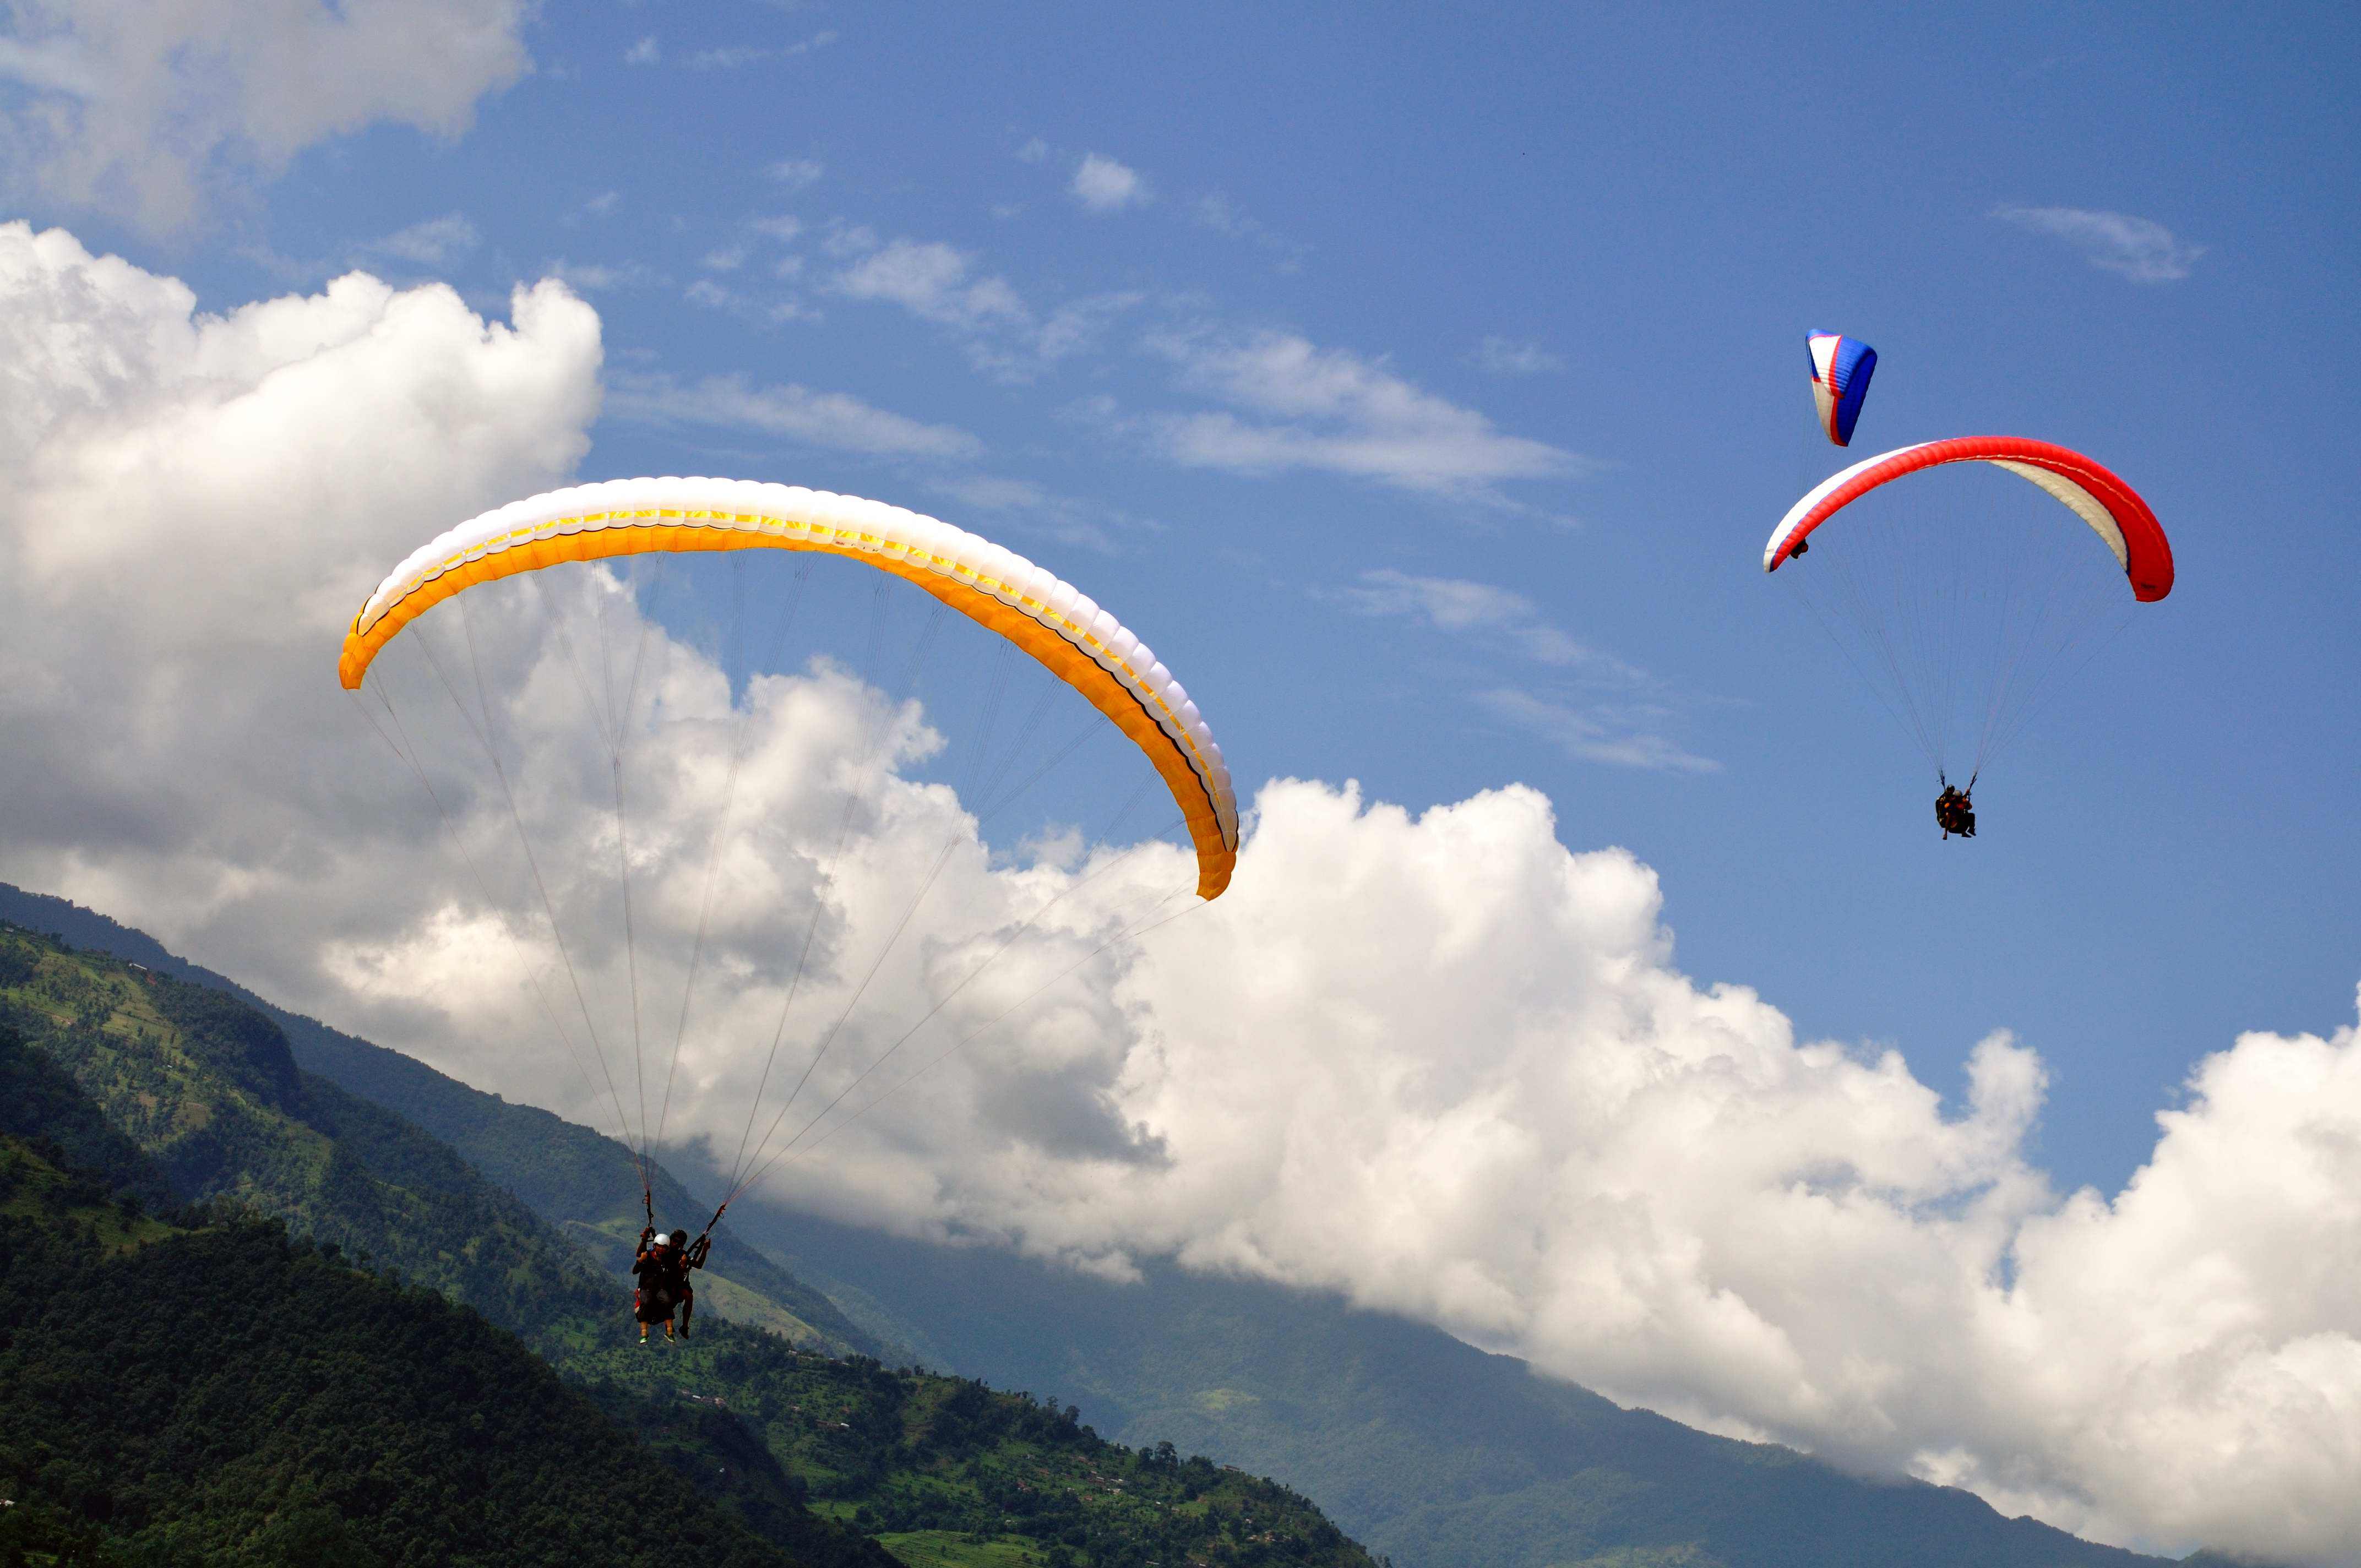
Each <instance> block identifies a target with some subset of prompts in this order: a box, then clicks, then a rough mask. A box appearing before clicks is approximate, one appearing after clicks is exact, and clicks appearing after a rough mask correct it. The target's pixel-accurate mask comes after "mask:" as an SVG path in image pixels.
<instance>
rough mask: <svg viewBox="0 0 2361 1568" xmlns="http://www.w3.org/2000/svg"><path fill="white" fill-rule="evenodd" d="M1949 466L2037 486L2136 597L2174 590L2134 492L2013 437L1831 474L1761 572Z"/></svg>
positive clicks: (1782, 534)
mask: <svg viewBox="0 0 2361 1568" xmlns="http://www.w3.org/2000/svg"><path fill="white" fill-rule="evenodd" d="M1946 463H1990V464H1992V465H1993V466H1995V467H2001V468H2005V469H2007V470H2008V471H2009V472H2010V473H2012V474H2015V475H2016V476H2017V477H2020V478H2023V479H2026V480H2029V481H2031V482H2032V483H2034V484H2036V485H2038V486H2040V487H2041V488H2042V489H2044V490H2046V491H2048V493H2049V494H2050V495H2051V496H2053V497H2055V498H2056V499H2058V500H2059V501H2061V502H2063V503H2064V504H2065V506H2066V507H2067V508H2068V509H2069V510H2071V511H2072V512H2073V513H2074V515H2075V516H2077V517H2079V518H2081V520H2082V521H2084V522H2086V523H2089V524H2090V525H2091V531H2092V532H2093V533H2096V534H2097V535H2098V536H2099V537H2100V539H2101V540H2103V542H2105V543H2106V546H2107V548H2108V549H2109V550H2111V551H2113V552H2114V557H2115V563H2116V565H2120V566H2121V567H2123V569H2124V576H2125V577H2127V578H2129V579H2130V581H2131V585H2132V594H2133V596H2134V597H2135V598H2138V599H2139V600H2140V601H2141V602H2143V603H2150V602H2153V601H2155V600H2157V599H2160V598H2164V596H2165V595H2167V594H2169V593H2170V592H2171V591H2172V544H2171V543H2170V542H2169V540H2167V539H2166V538H2165V536H2164V527H2163V525H2162V524H2160V523H2158V521H2156V513H2154V512H2153V511H2150V510H2148V505H2147V502H2146V501H2144V500H2142V499H2140V498H2139V494H2138V492H2137V491H2136V490H2134V489H2133V488H2131V487H2130V486H2129V485H2127V484H2125V483H2124V482H2123V480H2121V479H2119V478H2117V477H2115V476H2114V474H2113V473H2111V472H2110V471H2108V470H2107V469H2106V468H2104V467H2103V466H2100V465H2099V464H2097V463H2094V462H2092V460H2091V459H2090V458H2088V457H2085V456H2083V455H2081V453H2079V452H2071V451H2069V450H2068V449H2067V448H2065V447H2063V446H2053V445H2051V444H2049V443H2048V442H2046V441H2029V440H2026V439H2025V438H2024V437H2022V436H2014V435H1968V436H1957V437H1954V438H1952V439H1951V440H1949V441H1927V442H1921V443H1919V444H1917V445H1916V446H1905V447H1901V448H1898V449H1896V450H1895V451H1893V452H1888V453H1886V454H1885V455H1883V456H1880V457H1872V458H1869V459H1867V460H1866V461H1864V462H1860V463H1856V464H1854V465H1853V466H1851V467H1850V468H1847V469H1844V470H1842V471H1841V472H1839V473H1836V474H1831V475H1830V476H1828V477H1827V478H1825V479H1823V480H1821V481H1820V482H1819V483H1818V484H1817V485H1816V486H1814V487H1813V488H1812V490H1811V493H1810V494H1808V495H1806V497H1805V498H1804V499H1802V500H1799V501H1797V502H1796V503H1795V506H1794V507H1793V508H1792V509H1790V510H1789V511H1788V513H1787V515H1786V516H1785V517H1784V518H1782V519H1781V520H1780V521H1779V526H1778V527H1777V528H1775V529H1773V531H1772V533H1771V542H1770V543H1767V544H1765V545H1764V546H1763V570H1764V571H1766V572H1775V571H1777V570H1778V569H1779V566H1780V564H1781V563H1782V562H1784V561H1785V560H1786V559H1787V557H1788V556H1790V555H1792V554H1795V548H1796V546H1798V545H1800V544H1801V543H1803V542H1804V539H1805V537H1806V535H1808V534H1809V533H1810V532H1812V530H1814V529H1816V528H1817V527H1819V526H1820V524H1822V523H1824V522H1826V521H1828V519H1829V518H1831V517H1833V516H1835V515H1836V514H1837V513H1838V512H1839V511H1840V510H1843V509H1844V508H1845V507H1846V506H1847V505H1849V504H1850V503H1851V502H1853V501H1855V500H1858V499H1860V498H1861V497H1862V496H1865V495H1867V494H1868V493H1869V492H1870V491H1872V490H1873V489H1875V488H1877V487H1878V486H1880V485H1883V484H1886V483H1889V482H1891V481H1892V480H1894V479H1899V478H1901V477H1904V476H1905V475H1907V474H1915V473H1917V472H1919V471H1920V470H1921V469H1926V468H1934V467H1939V466H1942V465H1943V464H1946Z"/></svg>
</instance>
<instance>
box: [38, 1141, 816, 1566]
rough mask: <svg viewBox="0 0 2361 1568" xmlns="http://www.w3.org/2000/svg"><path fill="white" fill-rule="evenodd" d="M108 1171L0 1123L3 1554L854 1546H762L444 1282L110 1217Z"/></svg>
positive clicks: (645, 1553) (286, 1243) (650, 1559)
mask: <svg viewBox="0 0 2361 1568" xmlns="http://www.w3.org/2000/svg"><path fill="white" fill-rule="evenodd" d="M121 1174H123V1173H122V1172H120V1171H104V1172H90V1173H80V1172H75V1171H73V1170H71V1169H70V1168H61V1167H60V1166H59V1165H57V1164H55V1163H53V1162H52V1161H51V1160H49V1158H46V1157H44V1156H43V1154H42V1152H41V1151H40V1150H39V1149H38V1148H37V1147H36V1146H33V1145H31V1144H30V1143H28V1142H27V1140H24V1139H21V1138H16V1137H13V1136H0V1290H5V1292H6V1295H7V1299H9V1300H10V1302H11V1303H12V1304H13V1306H14V1309H15V1310H13V1311H12V1312H11V1314H10V1315H9V1317H8V1319H7V1321H5V1325H0V1408H5V1409H6V1410H7V1411H8V1412H9V1416H8V1420H7V1421H6V1422H5V1425H4V1426H0V1476H5V1484H6V1486H7V1490H8V1495H9V1497H10V1498H11V1500H12V1504H13V1505H14V1506H13V1507H12V1508H10V1509H9V1510H8V1512H9V1514H10V1516H11V1517H10V1519H8V1521H7V1522H8V1525H9V1526H10V1527H13V1528H11V1529H8V1530H0V1553H8V1552H14V1553H16V1554H18V1555H10V1556H7V1557H6V1560H7V1561H10V1562H23V1561H26V1557H25V1556H24V1555H21V1554H23V1553H27V1552H32V1551H44V1550H46V1551H48V1552H59V1551H60V1549H61V1548H62V1549H64V1550H65V1551H66V1552H69V1553H71V1555H69V1556H67V1557H65V1559H64V1560H67V1561H82V1562H93V1563H103V1562H110V1561H111V1562H116V1563H126V1564H132V1563H137V1564H155V1565H162V1564H189V1565H198V1564H204V1565H212V1564H231V1563H240V1564H249V1563H250V1564H266V1565H275V1564H286V1565H288V1568H297V1565H301V1568H316V1565H322V1564H336V1565H349V1568H366V1565H379V1564H381V1565H385V1568H393V1565H397V1564H413V1563H414V1564H419V1565H421V1568H425V1565H437V1568H439V1565H443V1564H480V1565H483V1568H492V1565H495V1564H498V1565H500V1568H509V1565H513V1564H529V1563H546V1564H550V1565H552V1568H557V1565H561V1564H572V1563H586V1562H599V1563H647V1564H657V1563H673V1562H675V1561H677V1559H678V1557H679V1555H680V1554H681V1553H683V1552H689V1553H693V1554H694V1556H695V1558H696V1560H697V1562H699V1563H714V1564H717V1565H719V1564H726V1565H728V1568H765V1565H777V1568H787V1565H789V1564H792V1563H796V1562H798V1561H806V1562H818V1561H834V1562H841V1563H848V1564H849V1563H851V1562H854V1561H857V1559H856V1558H855V1557H852V1556H849V1555H845V1554H842V1553H839V1554H837V1555H836V1556H834V1557H833V1558H830V1559H818V1558H799V1557H797V1556H791V1555H789V1554H788V1553H787V1552H785V1551H782V1550H781V1549H780V1548H778V1547H776V1546H774V1545H771V1544H768V1543H766V1542H765V1541H763V1540H762V1539H760V1538H759V1537H757V1536H756V1535H755V1534H754V1533H753V1532H752V1530H749V1529H747V1528H746V1527H745V1526H744V1525H742V1524H741V1523H740V1522H738V1520H737V1519H734V1518H732V1517H731V1515H730V1512H729V1511H728V1510H726V1509H724V1508H718V1507H716V1506H714V1505H713V1504H711V1503H709V1502H708V1501H706V1500H705V1499H704V1498H702V1497H699V1496H698V1495H697V1491H696V1490H695V1489H694V1488H693V1487H691V1486H689V1485H687V1484H686V1482H685V1481H683V1480H682V1479H681V1478H680V1477H679V1476H677V1475H674V1474H673V1473H672V1472H671V1471H670V1470H669V1469H667V1468H666V1467H665V1465H664V1464H663V1463H661V1462H660V1461H659V1460H658V1459H657V1458H656V1457H654V1456H653V1455H652V1454H651V1453H648V1452H647V1451H646V1450H644V1449H643V1448H642V1447H641V1446H640V1445H639V1444H637V1443H634V1442H632V1441H631V1438H630V1436H629V1435H628V1434H627V1433H626V1432H625V1431H623V1430H621V1429H620V1428H619V1427H618V1426H617V1425H616V1424H615V1423H614V1422H612V1421H610V1420H608V1419H607V1418H606V1417H605V1416H603V1415H602V1414H601V1413H600V1412H599V1410H598V1407H597V1406H595V1405H594V1404H593V1403H591V1402H590V1401H589V1400H588V1399H587V1398H584V1397H583V1396H582V1395H581V1394H579V1393H577V1392H576V1391H575V1390H573V1389H570V1388H568V1387H566V1386H565V1385H564V1384H563V1383H561V1382H560V1380H559V1379H558V1377H557V1376H556V1375H555V1373H554V1372H552V1371H551V1370H550V1369H549V1368H548V1367H547V1366H545V1365H543V1364H542V1363H541V1362H540V1361H538V1360H536V1359H535V1358H534V1357H533V1355H531V1354H529V1353H527V1352H526V1351H525V1350H524V1348H523V1347H522V1345H521V1344H519V1343H518V1342H517V1341H516V1340H515V1339H514V1338H512V1337H511V1336H510V1335H508V1334H505V1333H501V1332H498V1331H496V1330H494V1329H493V1328H492V1327H491V1326H490V1325H489V1324H488V1323H486V1322H485V1321H483V1319H482V1318H480V1317H479V1316H478V1315H477V1314H476V1313H474V1312H473V1311H470V1310H467V1309H466V1308H464V1307H456V1306H454V1305H453V1304H451V1303H450V1302H449V1301H448V1300H446V1299H445V1298H444V1297H443V1296H442V1295H441V1294H439V1293H438V1292H435V1291H433V1290H429V1289H425V1288H418V1287H403V1286H401V1285H398V1284H394V1283H390V1282H389V1281H387V1280H385V1279H381V1278H379V1277H377V1276H375V1275H373V1274H371V1273H369V1272H368V1271H365V1270H361V1269H357V1268H356V1267H355V1266H353V1263H352V1261H351V1260H350V1259H348V1258H346V1257H344V1256H342V1255H340V1254H339V1252H338V1250H337V1249H336V1248H335V1246H334V1245H327V1246H324V1247H323V1246H313V1245H310V1244H307V1243H295V1242H291V1241H290V1240H289V1237H288V1234H287V1230H286V1227H285V1226H284V1225H283V1224H280V1223H278V1222H275V1221H262V1220H255V1219H247V1218H238V1217H225V1216H224V1215H223V1214H221V1213H218V1212H216V1213H206V1212H203V1211H202V1210H197V1211H184V1212H181V1214H179V1215H176V1216H175V1217H174V1218H173V1219H172V1220H171V1221H170V1223H165V1222H159V1221H158V1220H156V1219H153V1218H149V1217H146V1216H144V1215H140V1214H138V1213H136V1212H130V1211H127V1210H126V1209H125V1208H124V1207H122V1206H121V1205H119V1204H117V1203H114V1202H110V1201H108V1200H107V1198H106V1196H105V1189H106V1188H107V1187H108V1186H109V1185H111V1184H115V1185H119V1183H117V1182H115V1178H117V1177H119V1176H120V1175H121ZM19 1508H21V1509H23V1510H25V1511H24V1514H23V1516H22V1518H21V1519H18V1518H16V1517H15V1516H16V1511H17V1509H19ZM12 1537H13V1538H14V1539H12Z"/></svg>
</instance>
